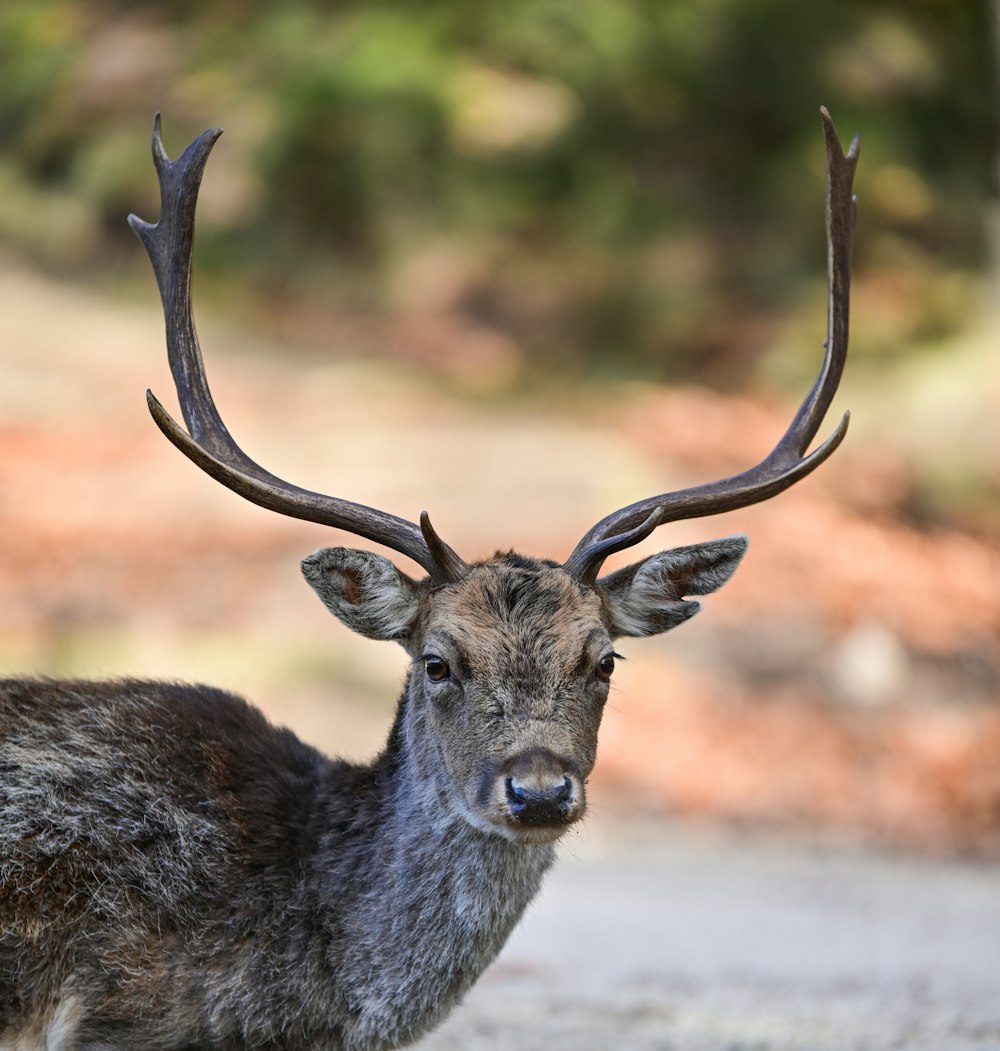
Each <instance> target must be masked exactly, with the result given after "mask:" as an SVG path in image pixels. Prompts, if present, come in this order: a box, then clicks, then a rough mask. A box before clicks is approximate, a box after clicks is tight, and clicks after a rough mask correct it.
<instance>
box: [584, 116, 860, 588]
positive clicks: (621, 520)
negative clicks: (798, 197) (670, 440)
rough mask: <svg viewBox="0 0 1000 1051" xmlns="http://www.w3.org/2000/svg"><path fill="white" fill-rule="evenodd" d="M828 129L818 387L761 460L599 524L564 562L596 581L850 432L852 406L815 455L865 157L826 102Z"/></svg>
mask: <svg viewBox="0 0 1000 1051" xmlns="http://www.w3.org/2000/svg"><path fill="white" fill-rule="evenodd" d="M820 113H821V115H822V118H823V131H824V135H825V137H826V237H827V282H828V288H829V292H828V313H827V338H826V343H825V346H826V355H825V357H824V359H823V367H822V369H821V370H820V374H819V377H818V378H817V380H816V382H815V384H814V385H813V388H812V390H810V392H809V393H808V395H806V398H805V400H804V401H803V402H802V405H801V406H800V408H799V411H798V412H797V413H796V415H795V418H794V419H793V420H792V423H791V426H790V427H789V428H788V430H787V431H786V432H785V434H784V435H783V436H782V438H781V440H780V441H779V442H778V444H777V445H776V446H775V447H774V449H772V450H771V452H770V453H769V454H768V455H767V456H766V457H765V458H764V459H763V460H761V462H760V463H759V464H757V466H756V467H751V468H750V469H749V470H747V471H744V472H742V474H737V475H733V476H732V477H731V478H724V479H722V480H721V481H718V482H710V483H708V484H706V485H698V486H694V487H692V488H690V489H680V490H678V491H676V492H672V493H663V494H662V495H660V496H651V497H649V498H648V499H646V500H640V501H638V502H637V503H634V504H631V505H629V506H628V507H623V508H622V509H621V510H619V511H615V512H613V513H612V514H610V515H608V516H607V517H606V518H602V519H601V521H600V522H598V523H597V524H596V525H594V526H592V527H591V528H590V529H589V530H588V531H587V533H586V535H585V536H584V537H583V539H582V540H581V541H580V542H579V544H577V545H576V547H575V548H574V550H573V553H572V554H571V555H570V556H569V558H568V559H567V560H566V562H565V563H564V565H563V568H564V569H565V570H566V572H567V573H569V574H570V575H571V576H573V577H575V578H576V579H577V580H580V581H582V582H583V583H587V584H592V583H593V582H594V581H595V580H596V579H597V575H598V573H599V572H600V570H601V566H602V565H603V563H604V560H605V559H606V558H607V557H608V556H609V555H610V554H612V553H613V552H615V551H621V550H623V549H624V548H627V547H631V546H632V545H633V544H637V543H638V542H639V541H640V540H642V539H644V538H645V537H647V536H648V535H649V534H650V533H651V532H652V531H653V530H654V529H655V528H656V527H657V526H659V525H663V523H664V522H675V521H678V520H679V519H682V518H701V517H704V516H706V515H715V514H719V513H721V512H723V511H733V510H735V509H736V508H739V507H746V506H748V505H749V504H755V503H759V502H760V501H762V500H768V499H770V498H771V497H772V496H776V495H777V494H778V493H780V492H781V491H782V490H783V489H787V488H788V487H789V486H790V485H794V484H795V483H796V482H797V481H799V479H800V478H804V477H805V476H806V475H807V474H809V473H810V472H811V471H814V470H815V469H816V468H817V467H819V465H820V464H821V463H822V462H823V461H824V460H825V459H827V457H828V456H830V454H831V453H832V452H833V451H834V449H836V448H837V446H838V445H840V443H841V441H843V438H844V435H845V434H846V433H847V423H848V419H849V415H850V414H849V413H844V416H843V418H842V419H841V421H840V423H839V424H838V425H837V427H836V429H835V430H834V432H833V433H832V434H831V435H830V437H829V438H827V439H826V441H825V442H823V444H822V445H820V446H819V447H818V448H817V449H815V450H814V451H813V452H812V453H810V454H809V455H808V456H807V455H806V450H807V449H808V447H809V444H810V442H811V441H812V440H813V438H815V437H816V432H817V431H818V430H819V428H820V425H821V424H822V422H823V417H824V416H825V415H826V412H827V409H829V407H830V403H831V401H833V396H834V394H835V393H836V391H837V386H838V384H839V383H840V377H841V374H842V373H843V371H844V362H845V361H846V360H847V335H848V319H849V310H850V296H851V239H852V235H853V233H854V219H855V212H856V208H855V205H856V199H855V197H854V196H853V194H852V185H853V180H854V169H855V168H856V166H857V163H858V148H859V143H858V136H857V135H855V136H854V139H853V140H852V142H851V145H850V148H849V149H848V151H847V153H846V154H845V153H843V152H842V149H841V146H840V140H839V138H838V137H837V131H836V129H835V128H834V126H833V121H832V120H831V119H830V114H829V113H828V112H827V111H826V109H825V107H824V108H822V109H821V110H820Z"/></svg>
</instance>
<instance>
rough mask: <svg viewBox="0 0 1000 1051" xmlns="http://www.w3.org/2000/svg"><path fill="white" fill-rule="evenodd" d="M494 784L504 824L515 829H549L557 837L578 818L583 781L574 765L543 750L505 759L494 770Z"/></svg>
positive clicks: (534, 749)
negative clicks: (498, 767)
mask: <svg viewBox="0 0 1000 1051" xmlns="http://www.w3.org/2000/svg"><path fill="white" fill-rule="evenodd" d="M495 785H496V787H495V789H494V791H495V792H496V795H498V796H501V798H500V800H499V802H500V808H501V811H502V813H503V817H504V820H505V823H506V824H507V825H508V826H509V827H511V828H512V829H515V830H528V829H539V830H541V829H549V830H551V831H552V832H554V833H556V834H558V833H559V832H561V831H562V830H563V829H564V828H565V827H566V826H567V825H571V824H572V823H573V822H574V821H577V820H578V819H579V818H581V817H582V816H583V812H584V809H585V806H586V803H585V795H584V787H583V778H582V777H581V776H580V774H579V772H578V771H577V770H576V768H575V765H574V764H573V763H572V762H571V761H570V760H568V759H566V758H564V757H561V756H558V755H556V754H555V753H553V752H550V751H549V750H548V749H545V748H532V749H531V750H529V751H527V752H522V753H521V754H520V755H517V756H514V757H512V758H511V759H509V760H507V762H505V763H503V764H502V765H501V767H500V769H499V770H498V771H497V778H496V782H495ZM501 793H502V795H501Z"/></svg>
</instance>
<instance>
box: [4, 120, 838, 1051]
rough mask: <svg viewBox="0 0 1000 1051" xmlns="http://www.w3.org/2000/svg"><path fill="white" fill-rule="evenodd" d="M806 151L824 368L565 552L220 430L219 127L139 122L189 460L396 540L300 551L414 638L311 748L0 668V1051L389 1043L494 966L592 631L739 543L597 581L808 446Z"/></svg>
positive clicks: (567, 772)
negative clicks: (733, 466) (784, 418)
mask: <svg viewBox="0 0 1000 1051" xmlns="http://www.w3.org/2000/svg"><path fill="white" fill-rule="evenodd" d="M821 114H822V121H823V128H824V136H825V144H826V170H827V175H826V230H827V280H828V310H827V339H826V343H825V354H824V359H823V364H822V368H821V371H820V373H819V376H818V377H817V379H816V380H815V382H814V384H813V386H812V388H811V389H810V391H809V393H808V394H807V395H806V397H805V399H804V400H803V402H802V404H801V406H800V408H799V409H798V411H797V413H796V415H795V416H794V418H793V420H792V422H791V424H790V425H789V427H788V429H787V430H786V432H785V433H784V435H783V436H782V437H781V438H780V440H779V441H778V443H777V444H776V445H775V447H774V448H773V450H772V451H771V452H770V453H769V454H768V455H767V456H766V457H765V458H764V459H763V460H761V461H760V462H759V463H758V464H757V465H756V466H754V467H751V468H749V469H748V470H746V471H744V472H742V473H741V474H737V475H734V476H732V477H730V478H725V479H721V480H718V481H714V482H710V483H707V484H702V485H697V486H694V487H691V488H686V489H680V490H676V491H673V492H668V493H664V494H660V495H654V496H650V497H647V498H644V499H640V500H638V501H637V502H635V503H633V504H631V505H629V506H627V507H623V508H620V509H618V510H615V511H613V512H612V513H610V514H608V515H607V516H606V517H604V518H602V519H601V520H600V521H599V522H597V523H596V524H595V525H593V526H591V527H590V529H588V530H587V532H586V533H585V534H584V535H583V537H582V539H581V540H580V541H579V543H578V544H577V545H576V547H575V548H574V549H573V551H572V552H571V553H570V555H569V557H568V558H567V559H566V561H565V562H563V563H561V564H560V563H557V562H556V561H553V560H551V559H546V558H536V557H531V556H524V555H520V554H517V553H515V552H513V551H508V552H506V553H504V552H500V553H497V554H495V555H493V556H492V557H489V558H485V559H482V560H479V561H472V562H467V561H465V560H464V559H463V558H461V557H460V556H459V555H458V554H457V553H456V552H455V550H454V549H453V548H452V547H451V546H449V545H448V544H447V543H446V542H445V541H444V540H443V539H442V538H441V537H440V536H439V535H438V533H437V532H436V531H435V529H434V527H433V526H432V525H431V522H430V518H429V517H428V515H427V513H426V512H422V513H421V514H420V516H419V521H418V522H412V521H408V520H405V519H402V518H398V517H396V516H395V515H393V514H391V513H388V512H386V511H382V510H378V509H376V508H372V507H367V506H364V505H361V504H357V503H352V502H350V501H348V500H346V499H343V498H341V497H337V496H330V495H323V494H319V493H315V492H312V491H309V490H307V489H303V488H300V487H299V486H297V485H293V484H291V483H289V482H286V481H283V480H282V479H280V478H278V477H277V476H275V475H273V474H271V473H270V472H269V471H267V470H266V469H265V468H263V467H261V466H259V465H258V464H257V463H256V462H255V461H254V460H252V459H250V457H249V456H247V455H246V454H245V453H244V452H243V451H242V449H241V448H240V447H239V446H238V445H237V444H236V442H235V440H234V439H233V437H232V436H231V434H230V433H229V431H228V430H227V428H226V425H225V424H224V422H223V420H222V417H221V416H220V414H219V411H218V409H217V408H216V405H215V402H214V400H213V397H212V394H211V393H210V390H209V387H208V383H207V380H206V375H205V368H204V363H203V360H202V355H201V349H200V347H199V343H198V337H197V333H196V331H195V327H194V321H193V315H192V307H191V272H192V252H193V243H194V220H195V208H196V203H197V197H198V191H199V187H200V184H201V181H202V175H203V172H204V169H205V165H206V161H207V159H208V156H209V152H210V151H211V149H212V147H213V145H214V144H215V142H216V140H217V139H218V137H219V135H220V134H221V130H220V129H218V128H213V129H210V130H208V131H206V132H204V133H203V134H202V135H200V136H199V137H198V138H197V139H195V140H194V142H192V143H191V144H190V146H188V148H187V149H186V150H185V151H184V152H183V153H182V154H181V156H180V157H179V158H178V159H177V160H176V161H171V160H170V159H169V158H168V156H167V154H166V152H165V150H164V146H163V142H162V138H161V131H160V118H159V115H157V117H156V119H155V121H154V124H153V133H152V152H153V160H154V164H155V168H156V171H157V173H158V178H159V183H160V191H161V210H160V217H159V220H158V221H157V222H156V223H155V224H151V223H147V222H144V221H143V220H141V219H139V218H137V217H136V216H134V215H132V216H129V222H130V224H131V226H132V228H133V229H134V231H135V232H136V234H137V235H138V237H139V239H140V241H141V242H142V244H143V245H144V247H145V249H146V251H147V253H148V255H149V257H150V260H151V262H152V266H153V270H154V273H155V276H156V280H157V283H158V286H159V292H160V296H161V299H162V305H163V312H164V318H165V324H166V342H167V348H168V357H169V363H170V368H171V372H172V376H173V379H174V381H175V385H176V387H177V394H178V398H179V401H180V405H181V409H182V413H183V417H184V421H185V424H186V429H185V428H184V427H181V426H180V425H179V424H178V423H177V422H176V421H175V420H174V419H173V418H172V417H171V416H170V415H169V413H168V412H167V411H166V410H165V409H164V408H163V406H162V405H161V404H160V402H159V401H158V400H157V399H156V398H155V397H154V396H153V394H152V393H150V392H149V391H147V401H148V405H149V409H150V411H151V413H152V416H153V419H154V420H155V422H156V424H157V425H158V426H159V428H160V430H161V431H162V432H163V434H164V435H165V436H166V437H167V438H168V439H169V440H170V441H171V442H172V443H173V444H174V445H175V446H176V447H177V448H178V449H179V450H180V451H181V452H182V453H184V455H185V456H187V457H188V458H190V459H191V460H192V461H193V462H194V463H195V464H196V465H197V466H198V467H200V468H201V469H202V471H204V472H206V473H207V474H208V475H209V476H210V477H212V478H213V479H215V480H216V481H218V482H220V483H222V484H223V485H224V486H227V487H228V488H230V489H232V490H233V491H235V492H236V493H237V494H239V495H240V496H242V497H244V498H245V499H247V500H249V501H251V502H253V503H255V504H258V505H260V506H262V507H264V508H267V509H269V510H271V511H275V512H277V513H279V514H282V515H289V516H292V517H295V518H299V519H304V520H306V521H309V522H313V523H317V524H319V525H324V526H331V527H334V528H336V529H339V530H342V531H346V532H348V533H350V534H353V535H355V536H358V537H361V538H363V539H364V540H366V541H369V542H372V543H374V544H377V545H381V546H382V547H385V548H387V549H389V550H391V551H394V552H396V553H397V554H402V555H405V556H406V557H407V558H409V559H411V560H413V561H414V562H415V563H416V564H417V565H418V566H420V567H421V568H422V569H423V571H424V572H425V574H426V575H425V576H422V577H420V578H415V577H412V576H410V575H408V574H407V573H404V572H403V571H402V570H400V569H399V568H397V567H396V565H395V564H394V563H393V562H392V561H391V560H390V559H389V558H387V557H385V556H383V555H380V554H376V553H374V552H371V551H369V550H360V549H350V548H345V547H325V548H322V549H320V550H318V551H316V552H315V553H314V554H311V555H309V556H308V557H307V558H305V559H304V560H303V562H302V572H303V573H304V575H305V578H306V580H307V582H308V583H309V584H310V586H311V587H312V588H313V590H314V591H315V592H316V593H317V595H318V596H319V598H320V599H321V601H322V602H323V603H324V605H325V606H326V607H327V609H328V610H329V611H330V612H331V613H332V614H333V615H334V616H335V617H336V618H337V619H338V620H340V621H341V622H342V623H343V624H344V625H346V626H347V627H348V628H349V629H351V630H352V631H354V632H357V633H359V634H360V635H363V636H366V637H368V638H372V639H380V640H392V641H395V642H397V643H399V644H400V645H401V646H402V647H403V648H404V649H405V651H406V653H407V654H408V656H409V659H410V665H409V671H408V672H407V674H406V678H405V683H404V685H403V688H402V693H401V695H400V697H399V701H398V705H397V709H396V715H395V718H394V721H393V723H392V726H391V729H390V730H389V733H388V739H387V742H386V744H385V747H384V749H383V750H382V751H381V752H380V754H379V755H378V756H377V757H376V758H375V759H374V760H373V761H371V762H370V763H367V764H362V763H353V762H348V761H345V760H339V759H331V758H328V757H326V756H324V755H322V754H320V753H319V752H318V751H317V750H315V749H314V748H312V747H311V746H309V745H307V744H304V743H303V742H302V741H300V740H299V739H298V738H297V737H295V736H294V735H293V734H292V733H291V732H290V731H289V730H286V729H281V728H278V727H275V726H273V725H271V724H270V723H269V722H268V721H267V720H266V719H265V717H264V716H263V714H262V713H261V712H260V711H259V710H258V709H256V708H254V707H252V706H251V705H250V704H248V703H247V702H246V701H244V700H243V699H242V698H240V697H237V696H235V695H232V694H230V693H227V692H224V691H222V690H219V689H215V688H212V687H207V686H200V685H182V684H178V683H173V682H155V681H137V680H127V679H126V680H120V681H111V682H90V681H57V680H51V679H24V678H11V679H5V680H3V681H0V1049H2V1051H43V1049H44V1051H111V1049H115V1051H140V1049H141V1051H194V1049H201V1051H238V1049H239V1051H242V1049H251V1048H252V1049H256V1051H307V1049H309V1051H314V1049H324V1051H388V1049H390V1048H399V1047H404V1046H406V1045H409V1044H412V1043H413V1042H414V1041H415V1040H417V1039H419V1038H420V1037H421V1036H422V1035H423V1034H425V1033H427V1032H428V1031H429V1030H431V1029H432V1028H433V1027H434V1026H436V1025H437V1024H438V1023H439V1022H440V1021H441V1020H442V1019H443V1018H444V1017H445V1016H446V1015H447V1014H448V1013H449V1012H450V1011H451V1010H452V1009H453V1008H454V1007H455V1006H456V1005H457V1004H458V1003H459V1001H460V1000H461V999H462V997H463V995H464V994H465V993H466V992H467V991H468V989H469V988H470V987H471V986H472V984H473V983H474V982H475V981H476V979H477V978H478V977H479V976H480V975H481V974H482V972H483V971H484V969H485V968H486V967H487V966H488V964H489V963H490V962H491V961H492V960H493V959H494V958H495V957H496V955H497V954H498V952H499V951H500V949H501V947H502V946H503V945H504V943H505V941H506V939H507V937H508V935H509V934H510V933H511V930H512V929H513V928H514V926H515V925H516V924H517V922H518V920H519V919H520V917H521V915H522V914H523V912H524V910H525V908H526V906H527V905H528V903H529V902H530V901H531V900H532V898H533V897H534V896H535V894H536V893H537V892H538V890H539V887H540V885H541V883H542V881H543V878H544V876H545V874H546V872H547V870H548V869H549V868H550V866H551V865H552V863H553V860H554V857H555V845H556V843H557V841H558V840H559V839H560V837H562V836H563V835H564V834H565V833H566V832H567V830H568V829H570V828H572V827H573V826H574V825H575V824H577V823H578V822H579V821H580V820H581V819H582V818H583V816H584V813H585V811H586V807H587V798H586V786H587V780H588V776H589V774H590V772H591V770H592V768H593V766H594V763H595V759H596V750H597V735H598V728H599V726H600V723H601V717H602V712H603V710H604V707H605V703H606V701H607V699H608V693H609V688H610V683H611V679H612V676H613V673H614V671H615V662H616V660H617V659H618V657H619V655H618V654H617V652H616V651H615V648H614V644H615V642H616V640H618V639H620V638H623V637H642V636H650V635H656V634H659V633H662V632H665V631H668V630H670V629H671V628H675V627H677V626H678V625H680V624H682V623H683V622H684V621H686V620H688V619H689V618H690V617H692V616H693V615H694V614H695V613H697V612H698V610H699V608H700V606H699V603H698V601H697V597H700V596H703V595H707V594H710V593H712V592H714V591H716V590H717V589H718V588H720V587H721V586H722V585H723V584H724V583H725V582H726V581H727V580H728V579H729V578H730V577H731V575H732V574H733V572H734V570H735V569H736V566H737V564H738V563H739V562H740V559H741V558H742V557H743V554H744V552H745V551H746V548H747V540H746V538H745V537H743V536H730V537H725V538H722V539H716V540H711V541H708V542H705V543H698V544H693V545H688V546H684V547H678V548H674V549H670V550H666V551H662V552H660V553H658V554H653V555H650V556H648V557H646V558H643V559H641V560H640V561H638V562H635V563H634V564H631V565H628V566H626V567H625V568H621V569H617V570H614V571H612V572H609V573H603V574H602V570H603V567H604V563H605V562H606V560H607V559H608V558H609V557H610V556H611V555H613V554H616V553H618V552H621V551H625V550H627V549H629V548H630V547H633V546H634V545H636V544H637V543H639V542H640V541H641V540H644V539H645V538H647V537H648V536H650V535H651V534H652V533H653V531H654V530H655V529H657V528H658V527H659V526H661V525H664V524H666V523H668V522H674V521H678V520H682V519H692V518H700V517H707V516H710V515H714V514H718V513H720V512H723V511H730V510H734V509H738V508H742V507H746V506H748V505H751V504H754V503H758V502H760V501H764V500H768V499H770V498H771V497H774V496H776V495H777V494H778V493H780V492H782V491H783V490H784V489H786V488H788V487H789V486H791V485H793V484H794V483H796V482H798V481H799V480H800V479H802V478H804V477H805V476H806V475H808V474H810V473H811V472H812V471H814V470H815V469H816V468H817V467H818V466H819V465H820V464H821V463H823V462H824V461H825V460H826V459H827V458H828V457H829V456H830V455H831V454H832V453H833V452H834V450H835V449H836V448H837V447H838V446H839V445H840V443H841V441H842V440H843V438H844V435H845V433H846V429H847V423H848V415H847V414H846V413H845V415H844V416H843V418H842V419H841V420H840V422H839V424H838V425H837V426H836V428H835V429H834V430H833V432H832V434H831V435H830V436H829V437H828V438H826V440H825V441H823V442H822V444H820V445H819V446H818V447H817V448H815V449H814V450H813V451H812V452H809V451H808V450H809V447H810V445H811V444H812V443H813V441H814V439H815V437H816V435H817V433H818V431H819V429H820V427H821V425H822V422H823V419H824V417H825V416H826V413H827V411H828V409H829V406H830V404H831V401H832V399H833V397H834V394H835V392H836V390H837V387H838V385H839V382H840V378H841V374H842V372H843V369H844V365H845V361H846V354H847V342H848V320H849V300H850V279H851V263H850V254H851V242H852V237H853V229H854V223H855V213H856V199H855V197H854V195H853V189H852V186H853V177H854V170H855V166H856V164H857V159H858V149H859V145H858V137H857V136H855V137H854V139H853V141H852V143H851V144H850V147H849V149H848V150H847V151H846V153H845V152H844V151H843V149H842V147H841V144H840V139H839V138H838V136H837V133H836V130H835V128H834V125H833V122H832V120H831V118H830V116H829V114H828V113H827V111H826V110H825V109H823V110H821Z"/></svg>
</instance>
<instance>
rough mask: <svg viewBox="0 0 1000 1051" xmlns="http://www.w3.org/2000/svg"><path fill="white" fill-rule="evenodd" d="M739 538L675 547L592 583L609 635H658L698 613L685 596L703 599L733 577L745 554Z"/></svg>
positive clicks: (697, 604) (743, 542)
mask: <svg viewBox="0 0 1000 1051" xmlns="http://www.w3.org/2000/svg"><path fill="white" fill-rule="evenodd" d="M748 543H749V541H748V540H747V538H746V537H745V536H727V537H723V538H722V539H720V540H709V541H707V542H706V543H704V544H690V545H688V546H687V547H675V548H673V549H672V550H670V551H661V552H660V553H659V554H656V555H650V556H649V558H646V559H643V561H642V562H635V563H633V564H632V565H630V566H625V567H624V569H619V570H616V571H615V572H614V573H609V574H608V575H607V576H605V577H602V578H601V579H600V580H599V581H598V582H597V589H598V591H599V592H600V593H601V595H602V597H603V599H604V603H605V608H606V609H607V611H608V615H609V618H610V629H609V630H610V631H611V634H612V635H613V636H615V637H619V636H622V635H658V634H660V633H661V632H664V631H669V630H670V629H671V628H675V627H677V625H678V624H683V623H684V621H686V620H688V619H690V618H691V617H693V616H694V615H695V614H696V613H697V612H698V610H700V609H701V603H700V602H693V601H690V600H687V599H685V596H687V595H708V594H710V593H711V592H713V591H716V590H718V589H719V588H720V587H722V585H723V584H725V582H726V581H727V580H728V579H729V578H730V577H731V576H732V575H733V573H734V572H735V570H736V567H737V566H738V565H739V563H740V559H741V558H742V557H743V556H744V554H746V550H747V545H748Z"/></svg>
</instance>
